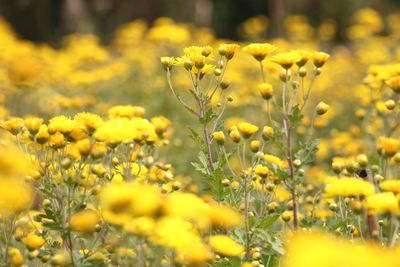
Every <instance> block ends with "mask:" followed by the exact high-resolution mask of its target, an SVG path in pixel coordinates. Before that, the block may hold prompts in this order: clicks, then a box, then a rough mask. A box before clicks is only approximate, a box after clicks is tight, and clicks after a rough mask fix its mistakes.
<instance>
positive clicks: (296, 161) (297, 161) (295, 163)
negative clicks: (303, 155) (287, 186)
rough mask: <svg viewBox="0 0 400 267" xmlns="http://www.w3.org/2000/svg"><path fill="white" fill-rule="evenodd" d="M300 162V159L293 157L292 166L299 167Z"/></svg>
mask: <svg viewBox="0 0 400 267" xmlns="http://www.w3.org/2000/svg"><path fill="white" fill-rule="evenodd" d="M301 163H302V162H301V160H299V159H295V160H294V161H293V166H295V167H296V168H299V167H300V166H301Z"/></svg>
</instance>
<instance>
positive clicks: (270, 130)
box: [262, 126, 274, 141]
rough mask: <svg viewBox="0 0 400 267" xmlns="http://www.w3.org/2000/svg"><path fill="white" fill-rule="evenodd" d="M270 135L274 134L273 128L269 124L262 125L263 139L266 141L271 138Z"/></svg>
mask: <svg viewBox="0 0 400 267" xmlns="http://www.w3.org/2000/svg"><path fill="white" fill-rule="evenodd" d="M272 136H274V129H273V128H272V127H269V126H264V128H263V131H262V137H263V139H264V140H265V141H266V140H268V139H269V138H271V137H272Z"/></svg>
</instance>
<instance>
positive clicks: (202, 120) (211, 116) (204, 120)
mask: <svg viewBox="0 0 400 267" xmlns="http://www.w3.org/2000/svg"><path fill="white" fill-rule="evenodd" d="M216 117H217V114H215V113H214V111H213V110H212V108H209V109H207V111H206V113H205V114H204V116H203V117H201V118H199V122H200V123H201V124H207V123H209V122H210V121H212V120H213V119H214V118H216Z"/></svg>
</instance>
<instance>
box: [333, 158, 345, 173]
mask: <svg viewBox="0 0 400 267" xmlns="http://www.w3.org/2000/svg"><path fill="white" fill-rule="evenodd" d="M332 169H333V171H334V172H335V173H336V174H339V173H341V172H342V170H343V164H342V163H341V162H338V161H334V162H332Z"/></svg>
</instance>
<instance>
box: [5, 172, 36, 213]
mask: <svg viewBox="0 0 400 267" xmlns="http://www.w3.org/2000/svg"><path fill="white" fill-rule="evenodd" d="M32 202H33V190H32V188H31V187H30V186H29V185H28V184H27V183H26V182H25V181H23V180H22V179H21V180H20V179H16V178H9V177H3V176H0V215H7V214H9V213H18V212H21V211H23V210H25V209H26V208H28V207H29V206H30V205H31V204H32Z"/></svg>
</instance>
